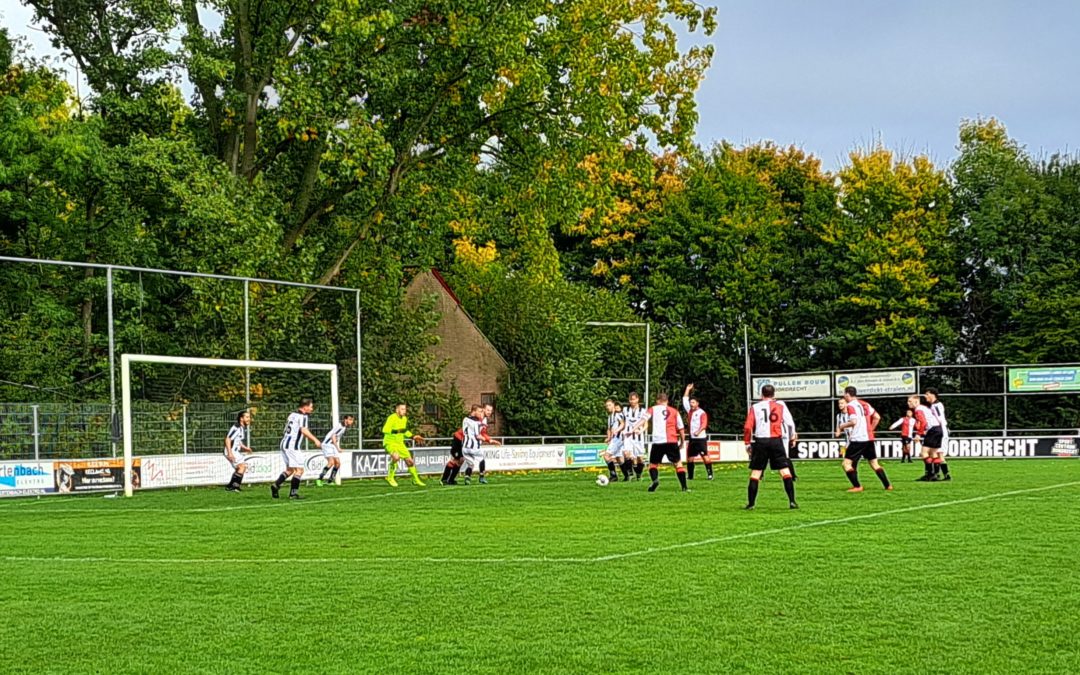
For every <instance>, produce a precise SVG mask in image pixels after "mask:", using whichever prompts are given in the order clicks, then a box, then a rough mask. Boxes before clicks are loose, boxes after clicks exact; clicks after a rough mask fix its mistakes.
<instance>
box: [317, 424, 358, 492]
mask: <svg viewBox="0 0 1080 675" xmlns="http://www.w3.org/2000/svg"><path fill="white" fill-rule="evenodd" d="M354 420H355V418H354V417H353V416H352V415H346V416H345V417H342V418H341V422H339V423H337V424H335V425H334V428H333V429H331V430H330V431H328V432H327V433H326V435H325V436H323V439H322V454H323V457H325V458H326V466H324V467H323V470H322V472H320V473H319V478H318V480H316V481H315V485H317V486H319V487H322V486H324V485H334V480H335V479H336V478H337V472H338V469H340V468H341V437H342V436H344V435H345V431H346V430H347V429H348V428H349V427H351V426H352V425H353V421H354ZM327 471H329V472H330V480H329V481H328V482H326V483H324V482H323V479H324V478H326V472H327Z"/></svg>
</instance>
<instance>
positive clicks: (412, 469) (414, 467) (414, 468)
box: [409, 464, 420, 480]
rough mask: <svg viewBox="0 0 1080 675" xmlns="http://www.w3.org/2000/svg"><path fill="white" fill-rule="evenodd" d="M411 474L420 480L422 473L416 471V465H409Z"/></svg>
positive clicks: (414, 478)
mask: <svg viewBox="0 0 1080 675" xmlns="http://www.w3.org/2000/svg"><path fill="white" fill-rule="evenodd" d="M409 475H410V476H412V477H413V480H420V474H418V473H416V465H415V464H414V465H413V466H410V467H409Z"/></svg>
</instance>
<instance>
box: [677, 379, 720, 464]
mask: <svg viewBox="0 0 1080 675" xmlns="http://www.w3.org/2000/svg"><path fill="white" fill-rule="evenodd" d="M693 391H694V385H693V384H688V385H686V390H685V391H683V397H682V405H683V410H685V411H686V421H687V426H689V427H690V440H689V441H688V442H687V443H686V478H687V480H694V464H695V462H694V457H701V461H702V462H704V463H705V471H706V473H708V474H709V480H712V479H713V470H712V459H711V458H710V457H709V432H708V431H707V429H708V427H709V414H708V413H707V412H705V411H704V410H702V409H701V403H700V402H699V401H698V399H697V397H696V396H691V395H690V394H691V393H693Z"/></svg>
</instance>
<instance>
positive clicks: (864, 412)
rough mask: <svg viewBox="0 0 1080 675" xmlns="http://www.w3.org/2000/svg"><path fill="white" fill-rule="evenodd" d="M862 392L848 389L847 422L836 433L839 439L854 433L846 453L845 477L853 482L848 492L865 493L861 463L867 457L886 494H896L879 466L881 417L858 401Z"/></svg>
mask: <svg viewBox="0 0 1080 675" xmlns="http://www.w3.org/2000/svg"><path fill="white" fill-rule="evenodd" d="M858 393H859V392H858V390H857V389H856V388H855V387H847V388H845V389H844V400H845V401H846V402H847V409H846V410H845V411H844V412H845V414H846V415H847V421H846V422H844V423H843V424H841V425H840V426H839V427H838V428H837V430H836V437H837V438H839V437H840V433H841V432H843V431H848V432H849V433H850V436H849V438H850V439H851V440H849V441H848V446H847V451H845V452H844V473H846V474H847V477H848V480H849V481H851V487H850V488H848V492H862V491H863V487H862V484H861V483H860V482H859V460H860V459H862V458H863V457H865V458H866V459H867V460H869V461H870V468H872V469H873V470H874V473H876V474H877V477H878V480H880V481H881V485H882V486H883V487H884V488H885V489H886V490H892V489H893V488H892V483H890V482H889V477H888V476H886V475H885V469H884V467H882V466H881V464H880V463H879V462H878V457H877V443H876V442H875V441H874V430H875V429H877V425H878V424H879V423H880V422H881V415H879V414H878V412H877V411H876V410H874V407H873V406H872V405H870V404H869V403H868V402H866V401H864V400H862V399H860V398H858Z"/></svg>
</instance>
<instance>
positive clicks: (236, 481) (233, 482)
mask: <svg viewBox="0 0 1080 675" xmlns="http://www.w3.org/2000/svg"><path fill="white" fill-rule="evenodd" d="M239 475H240V474H238V473H236V472H235V471H233V475H232V478H230V479H229V487H234V486H236V485H240V479H239V478H238V476H239Z"/></svg>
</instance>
